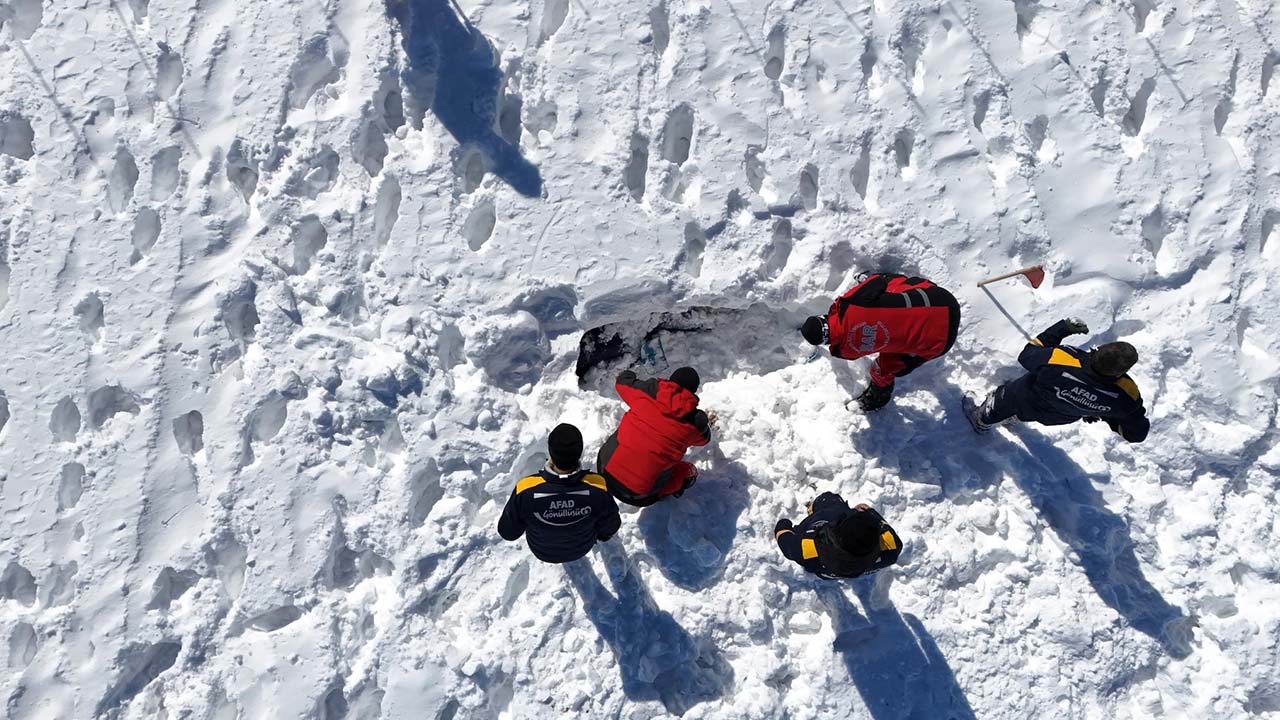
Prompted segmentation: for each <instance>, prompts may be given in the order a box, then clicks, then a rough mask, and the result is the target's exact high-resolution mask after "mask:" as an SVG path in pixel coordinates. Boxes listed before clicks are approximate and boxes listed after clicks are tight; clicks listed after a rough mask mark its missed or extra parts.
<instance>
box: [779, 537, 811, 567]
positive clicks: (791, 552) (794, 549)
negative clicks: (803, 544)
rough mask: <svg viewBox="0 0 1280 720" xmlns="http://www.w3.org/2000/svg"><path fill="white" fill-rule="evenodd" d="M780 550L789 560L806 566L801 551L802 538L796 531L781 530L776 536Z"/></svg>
mask: <svg viewBox="0 0 1280 720" xmlns="http://www.w3.org/2000/svg"><path fill="white" fill-rule="evenodd" d="M776 539H777V541H778V549H779V550H781V551H782V554H783V556H785V557H786V558H787V559H788V560H793V561H795V562H798V563H800V564H801V565H803V564H804V555H803V553H802V552H801V551H800V536H799V535H798V534H797V533H796V531H795V530H779V531H778V534H777V536H776Z"/></svg>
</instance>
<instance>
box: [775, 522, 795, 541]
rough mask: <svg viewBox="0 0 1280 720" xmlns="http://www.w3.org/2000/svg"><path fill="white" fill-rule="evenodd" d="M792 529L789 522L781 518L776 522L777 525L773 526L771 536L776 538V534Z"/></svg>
mask: <svg viewBox="0 0 1280 720" xmlns="http://www.w3.org/2000/svg"><path fill="white" fill-rule="evenodd" d="M792 527H793V526H792V525H791V521H790V520H788V519H786V518H782V519H781V520H779V521H778V524H777V525H774V526H773V536H774V537H777V536H778V533H780V532H782V531H783V530H790V529H791V528H792Z"/></svg>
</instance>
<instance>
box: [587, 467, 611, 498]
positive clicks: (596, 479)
mask: <svg viewBox="0 0 1280 720" xmlns="http://www.w3.org/2000/svg"><path fill="white" fill-rule="evenodd" d="M582 482H583V483H585V484H587V485H590V486H591V487H593V488H595V489H597V490H600V491H602V492H605V493H607V492H609V486H608V485H606V484H605V481H604V476H603V475H601V474H599V473H593V472H588V473H585V474H584V475H583V476H582Z"/></svg>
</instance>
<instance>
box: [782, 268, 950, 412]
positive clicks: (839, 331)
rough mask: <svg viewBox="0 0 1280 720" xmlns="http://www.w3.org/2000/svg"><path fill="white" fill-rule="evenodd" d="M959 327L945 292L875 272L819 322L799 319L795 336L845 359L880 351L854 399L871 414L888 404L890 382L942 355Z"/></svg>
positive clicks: (924, 282) (922, 282) (915, 280)
mask: <svg viewBox="0 0 1280 720" xmlns="http://www.w3.org/2000/svg"><path fill="white" fill-rule="evenodd" d="M959 329H960V304H959V303H957V302H956V299H955V297H954V296H953V295H952V294H951V293H949V292H947V291H946V290H944V289H942V288H940V287H938V286H937V285H935V284H934V283H932V282H930V281H929V280H925V279H924V278H919V277H905V276H903V275H896V274H893V273H876V274H874V275H871V276H869V277H867V278H866V279H865V280H863V281H862V282H861V283H859V284H858V285H857V286H856V287H854V288H853V289H852V290H849V291H848V292H846V293H845V294H844V295H841V296H840V297H839V298H837V299H836V301H835V303H833V304H832V305H831V309H830V310H829V311H828V312H827V316H826V317H825V318H824V317H819V316H817V315H814V316H813V317H810V318H809V319H807V320H805V322H804V325H803V326H802V327H801V328H800V333H801V334H802V335H804V339H805V340H808V341H809V343H810V344H811V345H822V344H824V343H825V344H829V346H830V348H831V354H832V355H834V356H835V357H838V358H844V359H845V360H856V359H858V358H860V357H865V356H867V355H871V354H872V353H880V354H879V355H878V356H877V357H876V361H875V364H874V365H872V366H871V380H870V382H869V383H868V384H867V389H866V390H864V391H863V392H862V394H861V395H859V396H858V405H859V406H861V407H862V409H863V411H865V412H871V411H872V410H879V409H880V408H882V407H884V406H885V405H887V404H888V403H889V398H890V397H891V396H892V395H893V381H894V378H899V377H902V376H904V375H907V374H909V373H911V371H912V370H915V369H916V368H918V367H920V366H921V365H923V364H925V363H926V362H928V361H930V360H933V359H934V358H939V357H942V356H943V355H945V354H946V353H947V351H948V350H950V349H951V346H952V345H954V344H955V342H956V334H957V332H958V331H959Z"/></svg>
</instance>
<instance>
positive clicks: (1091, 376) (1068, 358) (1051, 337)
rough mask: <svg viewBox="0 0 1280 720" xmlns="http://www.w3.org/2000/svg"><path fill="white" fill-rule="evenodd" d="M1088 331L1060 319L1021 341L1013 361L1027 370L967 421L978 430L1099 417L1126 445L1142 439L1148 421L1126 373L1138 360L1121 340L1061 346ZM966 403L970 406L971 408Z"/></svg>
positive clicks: (992, 395)
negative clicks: (1091, 346)
mask: <svg viewBox="0 0 1280 720" xmlns="http://www.w3.org/2000/svg"><path fill="white" fill-rule="evenodd" d="M1087 332H1089V326H1088V325H1085V324H1084V323H1083V322H1081V321H1079V320H1060V321H1058V322H1057V323H1056V324H1055V325H1054V326H1053V327H1051V328H1049V329H1048V330H1045V331H1044V332H1042V333H1040V335H1038V336H1037V337H1036V339H1035V340H1032V341H1031V342H1029V343H1027V346H1026V347H1024V348H1023V349H1022V354H1021V355H1019V356H1018V362H1019V363H1021V364H1022V366H1023V367H1024V368H1026V369H1027V374H1026V375H1023V376H1022V377H1020V378H1018V379H1017V380H1013V381H1011V382H1007V383H1005V384H1003V385H1001V386H1000V387H998V388H996V389H995V391H994V392H992V393H991V394H990V395H988V396H987V399H986V402H984V403H982V407H980V408H977V409H976V410H973V411H972V412H971V414H970V420H971V421H972V422H973V428H974V429H975V430H977V431H978V432H987V431H988V430H990V429H991V428H993V427H997V426H999V425H1003V424H1005V423H1007V422H1009V421H1011V420H1022V421H1023V422H1037V423H1040V424H1041V425H1066V424H1068V423H1073V422H1075V421H1077V420H1084V421H1085V422H1098V421H1099V420H1103V421H1105V422H1106V423H1107V425H1109V426H1110V427H1111V429H1112V430H1113V431H1115V432H1116V433H1118V434H1119V435H1120V437H1122V438H1124V439H1125V440H1127V441H1129V442H1131V443H1140V442H1142V441H1143V440H1145V439H1146V438H1147V432H1148V431H1149V430H1150V429H1151V422H1150V421H1149V420H1147V414H1146V410H1145V409H1144V408H1143V407H1142V395H1141V393H1139V392H1138V386H1137V385H1136V384H1135V383H1134V382H1133V380H1132V379H1131V378H1130V377H1129V376H1128V375H1127V374H1126V373H1127V372H1128V370H1129V368H1131V367H1133V366H1134V364H1136V363H1137V362H1138V351H1137V350H1135V349H1134V347H1133V346H1132V345H1130V344H1129V343H1127V342H1113V343H1107V344H1106V345H1099V346H1098V347H1096V348H1094V349H1093V350H1088V351H1086V350H1081V349H1080V348H1076V347H1072V346H1070V345H1062V344H1061V343H1062V340H1063V339H1064V338H1066V337H1067V336H1068V335H1079V334H1083V333H1087ZM971 407H972V406H971Z"/></svg>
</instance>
